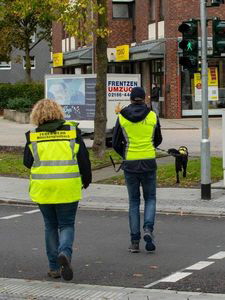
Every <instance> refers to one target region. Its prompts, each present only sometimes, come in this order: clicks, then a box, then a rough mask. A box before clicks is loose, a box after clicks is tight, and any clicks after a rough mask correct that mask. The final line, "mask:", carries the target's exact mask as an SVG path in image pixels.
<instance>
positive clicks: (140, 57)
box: [53, 0, 225, 119]
mask: <svg viewBox="0 0 225 300" xmlns="http://www.w3.org/2000/svg"><path fill="white" fill-rule="evenodd" d="M199 6H200V1H197V0H108V21H109V27H110V29H111V31H112V32H111V34H110V36H109V45H108V73H123V74H129V73H131V74H134V73H140V74H141V82H142V86H143V87H144V88H145V90H146V94H147V101H148V99H149V98H150V96H151V87H152V84H153V83H157V85H158V86H159V87H160V116H161V117H164V118H172V119H175V118H182V117H186V116H200V115H201V81H200V78H199V73H198V72H197V73H191V72H189V71H187V70H183V67H182V66H180V64H179V57H180V56H181V55H182V51H181V49H179V41H180V39H181V36H182V34H181V33H180V32H179V31H178V27H179V25H180V24H181V23H182V22H183V21H187V20H189V19H191V18H194V19H199V18H200V8H199ZM207 13H208V18H209V19H212V18H213V17H220V18H221V19H224V20H225V5H221V6H220V7H214V8H207ZM199 36H200V30H199ZM120 45H129V58H128V59H126V60H123V61H116V58H115V50H116V47H118V46H120ZM199 45H200V40H199ZM59 52H63V66H62V67H58V68H54V70H53V73H56V74H61V73H64V74H81V73H82V74H83V73H84V74H85V73H92V72H93V70H94V63H93V62H94V54H93V47H92V46H85V47H81V46H80V45H79V43H76V40H75V39H74V38H73V37H68V36H67V35H66V34H65V32H64V31H63V28H62V26H61V25H60V24H54V25H53V53H59ZM208 54H209V56H210V58H209V59H208V65H209V114H210V115H221V108H223V107H225V57H223V56H221V57H213V55H212V22H211V21H209V22H208ZM199 59H201V57H200V52H199ZM199 71H200V69H199Z"/></svg>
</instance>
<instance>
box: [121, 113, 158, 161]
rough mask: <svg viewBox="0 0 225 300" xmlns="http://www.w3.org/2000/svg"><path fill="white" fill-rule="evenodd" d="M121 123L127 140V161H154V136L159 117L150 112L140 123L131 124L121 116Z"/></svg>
mask: <svg viewBox="0 0 225 300" xmlns="http://www.w3.org/2000/svg"><path fill="white" fill-rule="evenodd" d="M119 123H120V126H121V127H122V130H123V134H124V137H125V139H126V149H125V157H124V159H125V160H142V159H154V158H155V156H156V154H155V147H154V145H153V136H154V131H155V127H156V124H157V117H156V114H155V113H154V112H153V111H150V112H149V113H148V115H147V116H146V118H145V119H144V120H142V121H140V122H136V123H134V122H131V121H129V120H127V119H126V118H124V117H123V116H122V115H121V114H120V115H119Z"/></svg>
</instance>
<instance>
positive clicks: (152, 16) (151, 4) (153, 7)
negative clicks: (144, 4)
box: [149, 0, 156, 22]
mask: <svg viewBox="0 0 225 300" xmlns="http://www.w3.org/2000/svg"><path fill="white" fill-rule="evenodd" d="M155 11H156V0H149V21H150V22H154V21H155Z"/></svg>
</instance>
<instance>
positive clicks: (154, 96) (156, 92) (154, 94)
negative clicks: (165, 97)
mask: <svg viewBox="0 0 225 300" xmlns="http://www.w3.org/2000/svg"><path fill="white" fill-rule="evenodd" d="M159 91H160V88H159V87H156V86H155V87H154V88H153V89H152V92H151V101H155V102H159V94H160V93H159Z"/></svg>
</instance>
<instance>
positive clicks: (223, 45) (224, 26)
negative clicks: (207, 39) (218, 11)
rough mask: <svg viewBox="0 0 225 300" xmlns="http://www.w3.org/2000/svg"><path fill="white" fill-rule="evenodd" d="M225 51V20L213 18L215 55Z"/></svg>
mask: <svg viewBox="0 0 225 300" xmlns="http://www.w3.org/2000/svg"><path fill="white" fill-rule="evenodd" d="M222 53H225V20H219V19H216V20H213V55H215V56H216V55H219V56H220V55H221V54H222Z"/></svg>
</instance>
